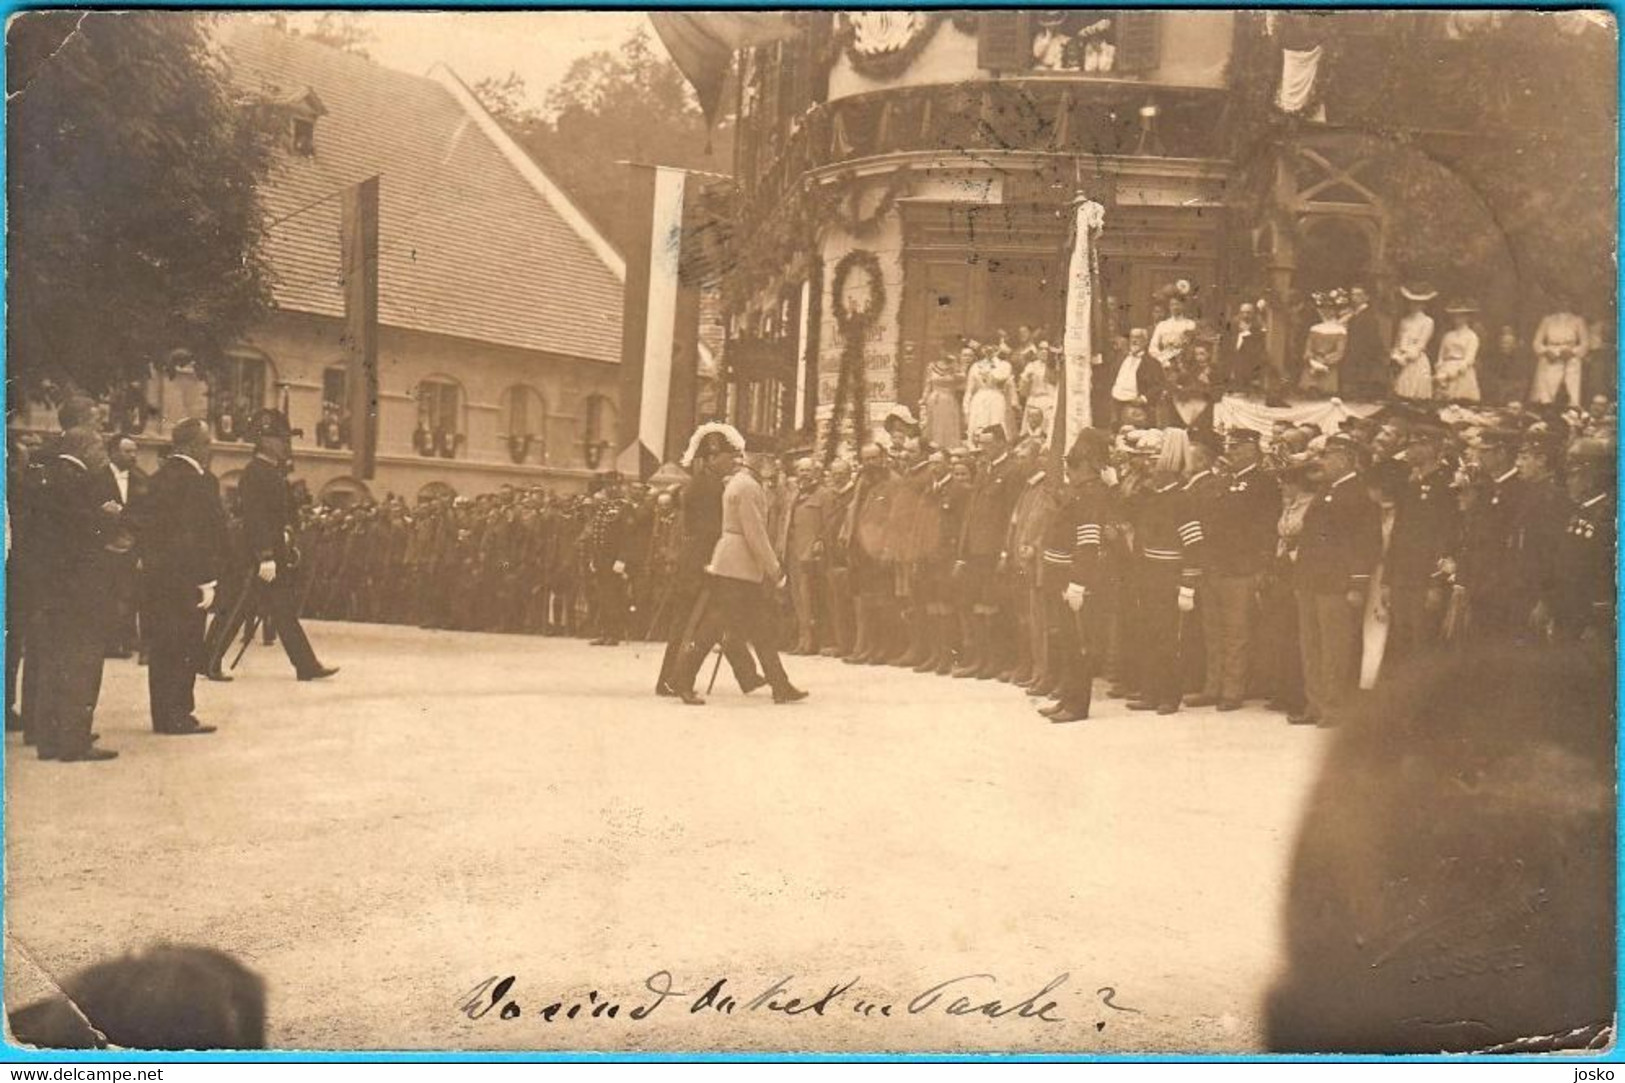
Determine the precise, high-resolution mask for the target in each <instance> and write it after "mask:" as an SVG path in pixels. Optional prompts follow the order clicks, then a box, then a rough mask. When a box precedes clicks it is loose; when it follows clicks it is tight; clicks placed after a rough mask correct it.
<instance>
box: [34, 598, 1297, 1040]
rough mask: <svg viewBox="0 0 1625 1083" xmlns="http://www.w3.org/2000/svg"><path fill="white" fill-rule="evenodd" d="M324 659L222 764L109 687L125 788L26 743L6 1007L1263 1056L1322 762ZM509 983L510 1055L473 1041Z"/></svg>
mask: <svg viewBox="0 0 1625 1083" xmlns="http://www.w3.org/2000/svg"><path fill="white" fill-rule="evenodd" d="M310 630H311V635H312V639H313V640H314V641H315V643H316V644H317V647H318V650H319V651H320V652H321V654H322V657H323V658H324V659H325V660H328V661H329V662H330V663H332V664H338V665H342V666H343V672H342V673H341V674H340V675H339V676H338V677H337V678H335V679H333V680H331V681H327V682H318V683H311V684H300V683H297V682H295V680H294V679H293V674H292V671H291V670H290V669H289V667H288V666H287V663H286V661H285V660H284V658H283V657H282V654H281V652H280V650H277V649H274V648H273V649H266V648H264V647H260V646H256V647H254V648H252V649H251V650H250V651H249V654H248V656H247V657H246V659H245V660H244V663H243V667H242V668H241V669H239V671H238V674H239V676H238V679H237V680H236V681H235V682H234V683H232V684H229V685H216V684H206V683H201V682H200V684H199V704H200V709H199V715H200V716H201V717H202V718H203V719H204V720H205V721H210V722H216V723H218V724H219V725H220V727H221V729H220V732H219V733H218V734H215V735H213V736H208V737H198V738H161V737H157V736H153V735H152V734H151V733H150V732H149V731H148V729H147V718H146V708H145V674H144V671H143V670H141V669H139V668H137V667H136V665H135V664H134V663H133V662H109V663H108V664H107V668H106V682H105V686H104V690H103V695H102V708H101V711H100V712H99V715H98V719H97V729H98V730H99V732H100V733H101V734H102V743H103V744H105V745H107V746H108V747H112V748H116V749H118V750H119V752H120V753H121V758H120V759H119V760H117V761H116V762H113V763H109V764H101V765H97V764H57V763H42V762H39V761H37V760H35V759H34V758H33V756H32V752H31V750H24V749H23V747H22V746H21V744H20V743H19V741H18V738H17V737H16V736H15V735H13V736H11V737H9V738H8V741H7V744H6V759H7V764H6V824H5V835H6V861H7V867H6V933H7V939H6V993H7V999H8V1004H10V1005H13V1006H15V1005H16V1004H18V1003H21V1002H23V1001H25V1000H27V999H30V998H32V997H33V996H36V995H38V994H39V993H41V992H43V991H44V990H45V989H47V988H48V983H49V975H64V974H66V973H68V972H71V971H72V970H74V969H76V968H77V967H80V966H82V965H85V964H87V963H90V962H92V961H94V960H97V959H100V958H103V957H106V956H108V955H113V954H117V953H119V952H122V951H124V950H127V949H129V948H131V947H135V946H139V945H142V944H146V943H150V942H152V941H155V940H164V939H167V940H173V941H184V942H193V943H200V944H206V945H210V946H213V947H218V948H221V949H223V950H226V951H229V952H232V953H233V954H235V955H237V956H238V957H240V958H241V959H242V960H243V961H245V962H246V963H248V964H249V965H251V966H253V967H255V968H256V969H257V970H259V971H260V972H261V973H262V974H263V975H264V976H265V978H266V979H267V982H268V984H269V986H270V991H271V1005H270V1013H271V1019H270V1032H269V1036H270V1041H271V1043H272V1045H273V1046H274V1047H277V1048H285V1049H286V1048H311V1049H329V1048H365V1049H390V1048H394V1049H437V1048H445V1049H527V1048H534V1049H569V1048H576V1049H586V1048H610V1049H613V1048H655V1049H658V1048H732V1049H763V1050H771V1049H849V1050H858V1049H877V1050H883V1049H899V1048H930V1049H1008V1050H1015V1049H1035V1050H1077V1051H1089V1052H1099V1051H1111V1050H1152V1051H1159V1050H1160V1051H1178V1050H1235V1051H1245V1050H1251V1049H1257V1048H1258V1047H1259V1034H1260V1020H1259V1007H1260V1004H1261V999H1262V995H1263V993H1264V992H1265V990H1266V989H1267V988H1268V985H1269V983H1270V981H1271V980H1272V978H1273V975H1274V971H1275V968H1276V967H1277V965H1278V963H1279V958H1280V956H1279V950H1280V949H1279V945H1278V934H1277V929H1276V922H1277V916H1278V911H1279V900H1280V897H1281V893H1282V886H1283V882H1284V877H1285V873H1286V868H1287V863H1288V860H1289V856H1290V851H1291V846H1292V842H1293V839H1294V837H1295V831H1296V819H1297V815H1298V810H1299V807H1300V804H1301V802H1302V800H1303V798H1304V796H1305V794H1306V792H1307V790H1308V788H1309V786H1310V785H1311V784H1312V782H1313V778H1314V774H1315V771H1316V769H1317V767H1318V765H1319V762H1320V758H1321V754H1322V752H1323V750H1324V747H1325V742H1326V734H1324V733H1320V732H1316V731H1313V730H1309V731H1304V730H1301V729H1297V728H1292V727H1288V726H1287V725H1286V724H1285V722H1284V720H1282V719H1281V718H1280V717H1279V716H1275V715H1270V714H1266V713H1265V712H1263V711H1254V710H1248V711H1243V712H1238V713H1236V714H1231V715H1220V714H1217V713H1215V712H1213V711H1211V710H1204V711H1186V712H1184V713H1182V714H1180V715H1178V716H1174V717H1171V718H1156V717H1154V716H1147V715H1137V714H1130V713H1129V712H1127V711H1126V710H1125V709H1124V708H1123V706H1122V704H1121V702H1120V701H1103V702H1101V703H1099V704H1097V711H1096V715H1097V717H1096V718H1095V719H1093V720H1091V721H1089V722H1085V723H1080V724H1076V725H1069V726H1053V725H1050V724H1048V723H1047V722H1045V721H1044V720H1043V719H1041V718H1039V717H1038V716H1037V715H1036V714H1035V713H1034V711H1033V701H1031V700H1029V699H1028V698H1027V697H1026V696H1025V695H1023V694H1021V693H1020V692H1019V691H1017V690H1015V689H1012V688H1009V687H1008V686H1005V685H1001V684H995V683H991V682H977V681H965V680H951V679H946V678H940V677H926V676H917V675H915V674H913V673H909V672H907V671H904V670H898V669H888V668H874V667H854V666H848V665H842V664H840V663H839V662H835V661H832V660H829V659H804V658H789V659H787V660H786V664H787V666H788V667H789V669H790V672H791V674H792V676H793V678H794V679H795V680H796V681H797V682H798V683H799V684H800V685H802V686H803V687H805V688H807V689H809V690H810V691H811V692H812V694H813V695H812V698H811V699H810V700H809V701H808V702H806V703H803V704H798V705H795V706H788V707H776V706H774V705H773V704H772V703H771V702H770V701H769V700H768V698H767V694H766V692H765V691H764V692H758V693H756V694H755V695H753V696H751V697H749V698H746V697H743V696H741V695H740V694H739V693H738V691H737V689H734V688H733V687H732V685H731V681H730V680H729V679H728V677H727V675H726V672H725V673H724V676H723V678H722V680H720V681H719V682H718V690H717V693H716V694H715V695H714V696H713V697H712V698H711V702H710V705H709V706H708V707H706V708H705V709H703V710H699V709H691V708H684V707H682V706H679V705H677V704H676V703H674V702H672V701H669V700H661V699H656V698H655V697H654V696H653V694H652V691H651V689H652V685H653V682H654V674H655V671H656V670H657V669H658V666H659V648H658V646H657V645H652V644H642V645H629V646H623V647H620V648H615V649H600V648H591V647H589V646H587V645H586V644H585V643H582V642H579V641H575V640H560V639H540V638H527V637H518V636H495V635H476V634H466V633H446V632H426V631H420V630H417V629H404V628H390V627H374V626H363V625H337V624H325V625H324V624H319V623H312V624H311V625H310ZM661 971H665V972H667V973H669V975H670V978H669V979H667V978H660V977H654V976H655V975H657V974H658V973H659V972H661ZM1063 974H1064V975H1067V977H1066V978H1065V980H1064V982H1062V983H1061V984H1059V985H1052V982H1054V980H1055V979H1056V978H1058V977H1060V976H1061V975H1063ZM508 975H514V976H515V978H516V980H515V982H514V983H513V985H512V986H511V987H510V989H509V990H508V996H507V997H506V998H505V1002H511V1003H513V1004H515V1005H517V1008H518V1016H517V1017H516V1018H510V1019H501V1018H499V1014H500V1009H498V1010H492V1011H489V1012H487V1013H485V1014H483V1015H482V1016H481V1017H480V1018H477V1019H471V1018H469V1017H468V1016H469V1015H470V1014H478V1013H477V1012H465V1011H463V1010H460V1009H461V1008H462V1006H463V1005H464V1002H465V1000H466V998H467V994H468V993H469V992H470V991H471V990H473V989H474V988H475V987H476V986H478V985H479V984H480V983H481V982H484V981H486V980H487V979H489V978H492V977H505V976H508ZM975 975H991V976H990V977H974V976H975ZM954 978H963V979H964V980H962V981H959V982H956V983H953V984H951V985H949V986H947V987H946V988H945V989H944V990H943V991H942V993H943V995H941V996H937V997H934V998H933V997H932V996H930V994H929V990H931V989H932V987H934V986H937V985H938V984H939V983H941V982H945V981H948V980H949V979H954ZM722 979H726V981H725V984H723V985H722V986H721V987H720V988H714V987H715V983H716V982H718V981H719V980H722ZM782 979H788V980H787V981H781V980H782ZM848 982H853V984H852V985H850V986H849V987H847V988H846V989H845V990H844V991H840V992H837V993H836V994H835V995H833V996H829V995H828V994H829V993H830V990H831V988H832V987H835V988H839V987H841V986H845V985H846V984H847V983H848ZM1046 986H1048V987H1050V991H1049V992H1048V993H1045V994H1043V995H1042V996H1041V997H1038V998H1037V999H1035V1000H1031V1001H1028V1002H1027V1003H1026V1005H1025V1008H1024V1010H1023V1009H1022V1008H1017V1005H1018V1004H1020V1003H1021V1002H1023V1001H1027V998H1029V997H1032V996H1033V995H1034V994H1038V993H1040V991H1041V990H1044V989H1045V988H1046ZM1107 987H1109V989H1110V990H1114V991H1115V992H1112V991H1108V992H1101V991H1100V990H1102V989H1105V988H1107ZM651 988H658V989H665V990H669V992H670V993H671V994H673V995H670V996H667V997H665V998H663V999H662V998H661V997H659V996H657V995H656V994H655V993H653V992H651V991H650V989H651ZM713 988H714V992H713V995H712V996H711V997H710V998H708V999H703V1000H702V998H701V994H704V993H705V992H706V991H707V990H708V989H713ZM589 993H595V994H596V996H595V997H591V998H589V996H588V994H589ZM676 994H686V995H683V996H678V995H676ZM763 994H769V995H767V996H763ZM730 997H731V998H733V999H732V1004H731V1007H732V1011H727V1010H725V1009H727V1008H728V1007H730V1004H729V1002H728V998H730ZM961 997H963V999H961ZM796 998H799V999H800V1000H801V1004H800V1005H792V1004H791V1003H790V1002H791V1001H792V1000H793V999H796ZM995 999H997V1000H999V1002H1000V1007H999V1008H997V1009H990V1010H988V1011H968V1013H964V1014H961V1013H956V1012H955V1011H953V1009H954V1008H955V1006H956V1004H957V1005H958V1006H959V1007H960V1008H962V1009H977V1008H982V1007H984V1006H985V1005H987V1004H988V1002H989V1001H991V1000H995ZM606 1000H607V1001H610V1002H613V1003H616V1004H618V1005H619V1008H618V1010H617V1011H616V1013H615V1015H614V1016H613V1017H611V1016H610V1015H609V1013H608V1010H607V1009H601V1010H600V1011H599V1013H598V1015H597V1016H596V1017H594V1014H593V1010H594V1008H597V1007H599V1006H600V1005H601V1004H603V1002H605V1001H606ZM1108 1000H1110V1001H1111V1002H1112V1004H1113V1005H1115V1007H1113V1006H1108V1005H1107V1003H1106V1001H1108ZM1049 1001H1054V1002H1055V1006H1054V1007H1053V1008H1051V1009H1049V1010H1047V1011H1040V1009H1042V1008H1043V1005H1044V1004H1045V1003H1046V1002H1049ZM480 1003H481V1005H484V1004H486V1003H488V999H484V998H482V999H481V1000H480ZM554 1003H558V1004H559V1005H560V1006H559V1007H558V1008H556V1009H555V1010H554V1011H553V1012H551V1013H549V1012H548V1011H547V1010H546V1009H547V1008H548V1007H549V1005H551V1004H554ZM578 1003H580V1004H581V1005H582V1007H581V1009H580V1010H579V1011H578V1012H577V1013H576V1014H575V1016H574V1018H571V1017H570V1013H569V1009H570V1007H571V1006H572V1005H575V1004H578ZM775 1005H777V1006H778V1007H780V1008H785V1007H789V1008H791V1009H792V1010H791V1011H789V1012H786V1011H783V1010H777V1011H776V1010H773V1008H774V1006H775ZM651 1006H652V1010H648V1011H645V1012H643V1013H642V1014H641V1017H640V1018H633V1016H634V1015H637V1014H638V1013H637V1012H635V1011H634V1009H638V1008H645V1009H648V1008H651ZM911 1006H912V1007H913V1008H915V1009H917V1010H913V1011H911V1010H910V1008H911ZM1010 1008H1017V1010H1010V1011H1006V1010H1005V1009H1010ZM1125 1008H1127V1009H1133V1010H1132V1011H1125V1010H1122V1009H1125ZM994 1013H1002V1014H998V1016H997V1017H996V1018H995V1017H993V1014H994ZM510 1014H512V1013H511V1011H510ZM549 1016H551V1018H549ZM1055 1019H1058V1020H1059V1021H1051V1020H1055Z"/></svg>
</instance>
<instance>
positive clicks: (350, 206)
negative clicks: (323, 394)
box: [339, 177, 378, 480]
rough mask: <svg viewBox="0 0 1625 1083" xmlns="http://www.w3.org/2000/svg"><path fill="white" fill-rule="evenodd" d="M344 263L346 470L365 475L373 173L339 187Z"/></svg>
mask: <svg viewBox="0 0 1625 1083" xmlns="http://www.w3.org/2000/svg"><path fill="white" fill-rule="evenodd" d="M339 232H340V235H341V236H340V242H341V243H340V246H339V247H340V249H341V255H342V258H343V266H344V348H345V383H346V397H347V398H348V399H349V400H350V401H349V409H350V447H351V451H352V461H353V463H354V465H353V466H352V468H351V470H352V473H353V474H354V475H355V476H356V477H357V478H360V479H362V480H371V478H372V477H373V475H374V474H375V473H376V469H377V463H378V178H377V177H368V178H367V179H366V180H364V181H362V182H361V183H359V184H356V185H354V186H352V187H350V188H346V189H345V190H344V196H343V201H342V208H341V214H340V227H339Z"/></svg>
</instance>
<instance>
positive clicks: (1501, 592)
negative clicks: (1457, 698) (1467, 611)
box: [1456, 429, 1535, 642]
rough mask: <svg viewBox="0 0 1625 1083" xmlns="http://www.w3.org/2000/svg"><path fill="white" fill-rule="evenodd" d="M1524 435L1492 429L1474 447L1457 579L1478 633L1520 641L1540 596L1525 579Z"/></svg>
mask: <svg viewBox="0 0 1625 1083" xmlns="http://www.w3.org/2000/svg"><path fill="white" fill-rule="evenodd" d="M1517 442H1518V434H1517V433H1515V432H1513V431H1510V430H1507V429H1486V430H1484V431H1483V432H1481V433H1480V434H1479V435H1478V436H1477V438H1476V439H1475V440H1474V441H1473V442H1472V443H1471V444H1470V445H1469V447H1468V455H1469V456H1470V463H1471V467H1472V482H1471V484H1470V485H1469V486H1468V488H1467V490H1466V493H1465V507H1464V520H1463V533H1462V547H1461V558H1460V560H1459V561H1458V562H1457V567H1456V581H1457V583H1458V584H1459V585H1460V586H1461V587H1462V588H1463V589H1464V590H1465V591H1466V594H1467V599H1468V603H1469V606H1470V608H1471V613H1472V619H1471V627H1472V635H1473V638H1475V639H1478V640H1481V641H1492V642H1515V641H1518V640H1521V639H1524V638H1525V637H1527V635H1528V631H1529V619H1530V616H1531V614H1532V612H1533V609H1534V605H1535V599H1534V598H1533V597H1531V595H1530V592H1529V590H1528V587H1527V586H1526V585H1525V584H1524V583H1522V582H1520V573H1521V571H1522V567H1521V564H1520V561H1519V560H1518V523H1519V515H1520V511H1519V508H1520V505H1521V503H1522V501H1523V495H1524V483H1523V480H1522V479H1521V478H1519V477H1518V466H1517V462H1516V458H1515V454H1516V452H1515V449H1516V447H1517Z"/></svg>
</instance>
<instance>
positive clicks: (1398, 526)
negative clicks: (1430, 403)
mask: <svg viewBox="0 0 1625 1083" xmlns="http://www.w3.org/2000/svg"><path fill="white" fill-rule="evenodd" d="M1442 439H1443V432H1442V431H1441V430H1440V429H1439V428H1438V427H1437V426H1435V425H1429V424H1427V423H1425V422H1420V421H1419V422H1416V423H1414V424H1412V425H1411V426H1410V431H1409V433H1408V435H1407V436H1406V438H1405V458H1404V460H1403V465H1402V466H1401V465H1399V464H1397V463H1396V465H1395V466H1394V467H1393V469H1403V470H1404V471H1405V474H1404V480H1403V481H1402V482H1401V483H1400V484H1399V486H1398V498H1397V500H1396V502H1395V508H1394V526H1393V532H1392V534H1391V535H1390V537H1389V539H1388V552H1387V555H1386V556H1385V557H1384V558H1383V570H1382V580H1383V586H1382V590H1383V594H1384V595H1385V596H1386V598H1387V609H1388V612H1389V613H1390V614H1392V618H1391V619H1392V624H1391V626H1390V631H1389V636H1390V639H1389V644H1388V648H1387V650H1388V653H1389V656H1390V657H1395V658H1413V657H1418V656H1421V655H1424V654H1426V653H1428V652H1429V651H1430V650H1431V649H1432V648H1433V647H1434V646H1435V645H1436V644H1437V642H1438V640H1439V633H1440V622H1441V619H1442V617H1443V614H1444V582H1443V572H1442V569H1444V568H1446V567H1448V566H1449V562H1451V561H1453V560H1454V559H1455V557H1456V555H1457V554H1458V552H1459V551H1460V548H1461V509H1460V505H1459V502H1458V501H1457V499H1456V494H1455V492H1454V491H1452V489H1451V481H1452V480H1453V473H1452V471H1451V470H1450V468H1449V467H1448V466H1447V465H1446V464H1445V463H1444V460H1443V458H1442V457H1441V455H1440V450H1441V442H1442Z"/></svg>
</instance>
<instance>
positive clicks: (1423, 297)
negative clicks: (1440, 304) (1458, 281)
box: [1399, 282, 1439, 301]
mask: <svg viewBox="0 0 1625 1083" xmlns="http://www.w3.org/2000/svg"><path fill="white" fill-rule="evenodd" d="M1399 292H1400V295H1401V296H1402V297H1404V298H1405V300H1407V301H1431V300H1433V299H1434V298H1435V297H1437V296H1439V291H1438V290H1436V289H1434V288H1433V285H1432V284H1431V283H1428V282H1418V283H1416V284H1415V285H1414V286H1401V287H1399Z"/></svg>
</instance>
